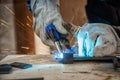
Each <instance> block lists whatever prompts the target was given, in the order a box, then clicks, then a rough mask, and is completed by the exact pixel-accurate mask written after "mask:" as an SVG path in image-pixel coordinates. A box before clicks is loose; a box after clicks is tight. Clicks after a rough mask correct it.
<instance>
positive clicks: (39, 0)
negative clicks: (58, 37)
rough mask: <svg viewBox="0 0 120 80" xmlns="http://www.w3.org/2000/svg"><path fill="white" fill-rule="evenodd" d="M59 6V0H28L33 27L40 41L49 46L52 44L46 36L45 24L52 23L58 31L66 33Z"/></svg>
mask: <svg viewBox="0 0 120 80" xmlns="http://www.w3.org/2000/svg"><path fill="white" fill-rule="evenodd" d="M59 6H60V5H59V0H30V8H31V12H32V14H33V16H34V24H33V28H34V30H35V32H36V33H37V35H38V36H39V37H40V38H41V40H42V42H43V43H45V44H46V45H49V46H52V45H53V42H52V41H51V40H50V39H48V38H47V36H46V31H45V27H46V26H47V25H49V24H54V25H55V27H56V29H57V31H58V32H59V33H61V34H67V31H66V29H65V28H64V27H63V24H64V21H63V19H62V17H61V14H60V12H59Z"/></svg>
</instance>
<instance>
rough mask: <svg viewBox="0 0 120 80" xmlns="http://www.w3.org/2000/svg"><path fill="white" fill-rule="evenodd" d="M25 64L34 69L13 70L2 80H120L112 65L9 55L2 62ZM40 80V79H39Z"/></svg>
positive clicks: (119, 75) (40, 56)
mask: <svg viewBox="0 0 120 80" xmlns="http://www.w3.org/2000/svg"><path fill="white" fill-rule="evenodd" d="M12 62H25V63H30V64H33V67H32V68H28V69H17V68H13V72H12V73H11V74H4V75H0V80H5V79H18V80H19V79H23V78H40V77H44V80H120V72H116V71H114V70H113V66H112V64H111V63H95V62H80V63H74V64H60V63H57V62H56V61H55V60H54V56H53V55H48V54H47V55H34V56H32V55H22V56H20V55H9V56H7V57H6V58H4V59H3V60H2V61H0V64H3V63H8V64H9V63H12ZM38 80H39V79H38Z"/></svg>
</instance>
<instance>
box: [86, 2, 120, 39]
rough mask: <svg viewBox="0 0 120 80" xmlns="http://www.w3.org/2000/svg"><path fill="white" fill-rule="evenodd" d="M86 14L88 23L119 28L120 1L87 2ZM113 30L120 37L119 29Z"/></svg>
mask: <svg viewBox="0 0 120 80" xmlns="http://www.w3.org/2000/svg"><path fill="white" fill-rule="evenodd" d="M86 14H87V17H88V20H89V22H90V23H106V24H110V25H114V26H117V27H120V0H88V1H87V5H86ZM117 27H116V28H114V27H113V28H114V29H115V31H116V32H117V34H118V36H119V37H120V28H117Z"/></svg>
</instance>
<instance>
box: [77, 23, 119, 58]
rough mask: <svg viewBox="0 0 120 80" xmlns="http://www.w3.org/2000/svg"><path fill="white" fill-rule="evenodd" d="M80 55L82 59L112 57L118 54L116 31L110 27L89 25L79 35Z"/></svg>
mask: <svg viewBox="0 0 120 80" xmlns="http://www.w3.org/2000/svg"><path fill="white" fill-rule="evenodd" d="M77 41H78V48H79V55H80V56H81V57H93V56H95V57H102V56H110V55H112V54H113V53H115V52H116V49H117V41H116V37H115V31H114V30H113V28H112V27H111V26H110V25H107V24H102V23H91V24H90V23H87V24H85V25H83V27H82V29H81V30H80V31H79V32H78V33H77Z"/></svg>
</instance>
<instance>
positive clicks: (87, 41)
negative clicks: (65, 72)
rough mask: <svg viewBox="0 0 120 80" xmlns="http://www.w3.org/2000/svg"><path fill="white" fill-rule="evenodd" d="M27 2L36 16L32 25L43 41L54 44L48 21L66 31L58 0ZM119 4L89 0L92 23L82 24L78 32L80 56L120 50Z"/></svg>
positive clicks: (109, 1)
mask: <svg viewBox="0 0 120 80" xmlns="http://www.w3.org/2000/svg"><path fill="white" fill-rule="evenodd" d="M28 3H29V5H28V6H29V10H30V11H31V12H32V14H33V16H34V24H33V28H34V30H35V32H36V34H37V35H38V36H39V37H40V38H41V40H42V42H43V43H44V44H46V45H49V46H54V42H53V41H52V40H51V39H50V38H48V37H47V35H46V27H47V26H48V25H51V24H52V25H54V27H55V28H56V30H57V31H58V32H59V33H60V34H63V35H66V34H67V30H66V29H65V28H64V24H65V22H64V21H63V19H62V16H61V14H60V11H59V7H60V4H59V0H28ZM119 4H120V1H119V0H88V4H87V6H86V13H87V16H88V20H89V23H86V24H85V25H83V27H82V29H80V30H79V31H78V32H77V34H76V38H77V42H78V53H79V55H80V56H82V57H93V56H95V57H97V56H109V55H112V54H113V53H119V50H120V39H119V37H120V27H119V26H120V6H119Z"/></svg>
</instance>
